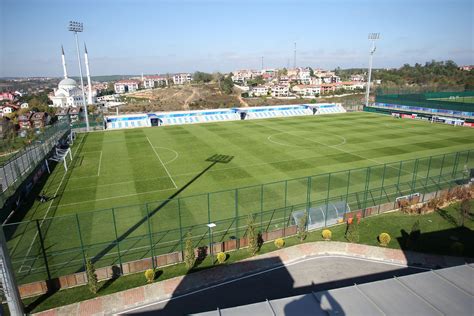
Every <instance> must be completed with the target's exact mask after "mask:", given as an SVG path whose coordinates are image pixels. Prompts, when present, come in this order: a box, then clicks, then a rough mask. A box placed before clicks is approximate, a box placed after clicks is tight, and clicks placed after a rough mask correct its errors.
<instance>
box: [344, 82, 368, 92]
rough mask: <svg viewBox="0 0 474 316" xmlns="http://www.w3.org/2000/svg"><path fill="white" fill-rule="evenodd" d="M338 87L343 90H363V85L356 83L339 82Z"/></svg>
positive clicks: (362, 83)
mask: <svg viewBox="0 0 474 316" xmlns="http://www.w3.org/2000/svg"><path fill="white" fill-rule="evenodd" d="M340 87H341V88H342V89H345V90H351V91H352V90H355V89H364V88H365V83H364V82H358V81H343V82H340Z"/></svg>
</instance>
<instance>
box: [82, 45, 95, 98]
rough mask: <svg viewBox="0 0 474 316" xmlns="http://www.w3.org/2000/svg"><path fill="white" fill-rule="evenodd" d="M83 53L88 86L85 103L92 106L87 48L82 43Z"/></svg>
mask: <svg viewBox="0 0 474 316" xmlns="http://www.w3.org/2000/svg"><path fill="white" fill-rule="evenodd" d="M84 51H85V54H84V55H85V59H86V75H87V85H88V86H89V96H88V98H87V102H88V103H89V104H92V103H94V102H92V84H91V73H90V71H89V58H88V57H87V46H86V44H85V43H84Z"/></svg>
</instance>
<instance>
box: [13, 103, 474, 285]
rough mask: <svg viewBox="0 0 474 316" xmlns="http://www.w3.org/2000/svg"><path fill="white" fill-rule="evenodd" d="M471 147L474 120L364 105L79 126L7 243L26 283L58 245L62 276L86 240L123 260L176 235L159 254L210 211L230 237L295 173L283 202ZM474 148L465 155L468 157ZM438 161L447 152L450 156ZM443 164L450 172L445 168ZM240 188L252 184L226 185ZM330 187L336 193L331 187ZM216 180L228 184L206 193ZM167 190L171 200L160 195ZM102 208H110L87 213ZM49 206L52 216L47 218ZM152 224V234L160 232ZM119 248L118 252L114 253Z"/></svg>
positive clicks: (98, 251) (54, 265)
mask: <svg viewBox="0 0 474 316" xmlns="http://www.w3.org/2000/svg"><path fill="white" fill-rule="evenodd" d="M473 148H474V129H470V128H464V127H455V126H448V125H441V124H430V123H428V122H424V121H415V120H402V119H394V118H392V117H390V116H382V115H377V114H371V113H365V112H362V113H347V114H336V115H325V116H307V117H294V118H279V119H266V120H251V121H235V122H222V123H208V124H196V125H181V126H163V127H157V128H143V129H133V130H120V131H106V132H94V133H88V134H79V135H78V138H77V139H76V141H75V143H74V146H73V148H72V153H73V161H72V162H70V164H69V171H68V172H65V171H64V168H63V167H62V165H57V166H56V167H55V169H54V171H53V172H52V174H51V175H50V176H49V179H48V180H47V182H46V184H45V186H44V191H45V192H46V193H47V195H48V196H51V197H54V198H53V199H51V200H50V201H48V202H46V203H39V202H38V201H35V202H34V203H33V204H32V205H31V207H30V208H29V210H23V212H24V214H25V216H24V218H23V221H28V220H38V221H37V222H34V221H33V222H29V223H26V224H22V225H11V226H9V228H8V227H6V231H7V237H8V239H9V247H10V249H11V252H12V257H13V261H14V266H15V269H16V272H17V275H19V276H22V277H24V279H23V281H24V282H26V280H27V281H31V280H32V279H37V278H40V276H41V277H43V276H44V273H45V267H44V260H43V258H42V251H41V248H46V249H47V251H49V253H51V255H50V256H48V258H47V261H48V264H49V265H50V267H49V270H50V271H53V272H51V273H52V274H53V275H61V273H63V272H64V271H66V270H67V272H68V273H70V272H71V271H72V270H74V269H76V268H78V267H80V265H81V264H82V254H81V253H80V252H78V249H81V248H83V247H85V248H87V249H88V250H87V255H88V256H96V258H98V260H99V259H100V260H101V261H100V263H98V266H106V265H112V264H116V263H117V260H120V261H123V262H125V261H130V260H135V259H138V258H143V257H146V256H151V254H150V253H149V251H148V249H147V245H149V243H152V244H155V245H165V244H166V245H168V246H166V247H162V248H160V249H161V250H158V248H159V247H158V248H157V250H156V252H155V253H154V254H155V255H156V254H157V253H165V252H169V251H176V250H177V249H176V247H177V246H176V243H173V242H174V241H176V240H177V239H179V238H180V235H181V236H183V234H185V233H186V232H183V231H181V232H179V234H178V235H177V233H176V229H179V227H188V228H189V227H191V228H192V229H193V236H196V237H199V236H202V235H206V234H207V227H205V224H206V223H208V222H209V221H222V222H225V221H228V222H227V224H222V225H220V226H219V228H221V237H222V238H228V236H229V235H230V234H231V233H229V232H228V231H223V230H225V229H230V228H224V227H235V229H236V233H235V234H234V236H236V235H239V229H240V228H241V227H243V226H245V223H242V222H240V223H239V222H237V223H234V222H233V221H234V217H235V216H236V215H238V216H244V215H246V214H249V213H253V212H258V211H268V210H272V209H275V208H278V207H281V206H282V204H281V203H280V201H279V200H278V199H279V196H280V195H281V194H280V193H278V194H275V195H272V193H271V192H272V190H274V191H278V190H280V187H281V184H282V183H284V182H277V181H282V180H287V179H294V178H300V179H298V180H294V181H289V182H286V187H285V197H284V206H285V207H286V206H288V205H295V204H301V203H304V202H305V201H306V200H310V201H316V200H321V199H324V198H326V197H328V198H329V197H331V198H332V197H335V196H336V195H339V194H340V195H342V194H346V187H347V188H348V187H349V182H350V187H351V192H349V189H347V194H349V193H353V192H356V191H357V190H359V191H363V190H364V186H370V187H365V189H371V188H374V189H376V190H380V192H382V189H380V187H381V186H382V187H383V186H384V185H387V183H388V182H389V181H388V180H390V181H392V182H393V181H395V180H396V179H397V175H398V180H397V181H398V182H400V179H402V180H403V181H406V182H412V181H413V182H414V184H415V185H416V184H417V183H415V182H416V181H418V178H417V177H418V176H413V170H412V169H413V168H415V169H416V170H418V169H419V170H422V169H423V170H425V169H426V170H429V169H430V168H432V169H436V168H437V167H436V166H435V162H433V163H432V162H431V159H430V161H429V165H428V160H426V161H424V162H423V164H421V163H420V164H419V165H420V166H418V164H416V165H414V163H413V162H410V163H408V165H409V166H408V167H407V170H412V171H403V170H401V168H398V167H396V166H395V167H393V166H391V165H390V166H389V167H388V168H387V167H384V168H382V167H383V165H382V164H385V163H392V162H398V161H401V160H407V159H413V158H421V157H428V156H432V155H439V154H445V153H452V152H458V151H465V150H469V149H473ZM453 157H454V156H453ZM456 159H458V158H456ZM473 159H474V157H470V159H469V157H465V158H464V157H463V160H466V161H467V160H469V163H471V162H472V160H473ZM437 163H438V164H440V165H441V164H442V163H444V158H443V162H437ZM458 163H459V162H452V163H451V165H454V164H458ZM375 165H378V167H376V168H373V169H372V178H371V179H378V178H382V170H383V177H384V178H386V179H388V180H387V182H386V183H385V184H384V183H383V182H382V183H379V182H380V181H379V180H374V181H372V182H371V183H370V184H369V185H368V184H366V183H364V181H365V180H362V179H363V177H364V176H366V169H361V170H363V174H361V175H358V174H357V172H353V173H352V177H351V176H350V175H349V177H351V178H350V180H347V181H346V180H344V179H345V178H347V176H346V174H344V175H343V176H342V175H341V176H340V179H339V176H338V177H333V178H332V180H329V182H330V183H328V181H326V180H324V181H321V182H320V181H318V180H317V179H318V178H317V177H316V178H314V179H315V180H313V183H312V184H308V183H307V182H306V181H307V180H306V178H305V177H309V176H312V175H318V174H327V173H329V172H337V171H343V170H348V169H355V168H363V167H368V166H375ZM406 165H407V164H405V166H406ZM461 165H462V164H461ZM397 166H398V165H397ZM405 166H404V167H405ZM410 168H412V169H410ZM438 169H439V167H438ZM438 169H436V172H437V173H439V174H440V177H441V174H442V173H443V170H442V169H443V168H442V167H441V170H440V171H439V172H438ZM425 173H426V172H425ZM428 173H429V171H428ZM452 173H453V175H454V173H455V171H454V169H453V172H452ZM376 174H377V177H375V176H374V175H376ZM430 176H432V174H430ZM343 177H344V179H343ZM321 179H322V178H321ZM358 179H360V181H358ZM412 179H413V180H412ZM420 179H421V176H420ZM344 181H346V182H347V184H346V183H345V182H344ZM420 181H421V180H420ZM270 182H275V185H274V188H272V184H269V185H266V186H265V192H264V189H263V188H264V187H263V186H262V189H261V191H260V185H261V184H265V183H270ZM343 182H344V183H343ZM393 183H395V182H393ZM423 183H424V184H425V180H424V179H423ZM426 183H427V181H426ZM288 184H290V185H288ZM255 185H257V186H256V187H250V188H248V186H255ZM308 185H311V192H314V194H313V195H312V196H311V197H309V196H307V195H308V194H310V193H307V192H309V191H310V190H309V189H307V188H308ZM237 187H246V188H243V189H239V190H237V191H225V190H227V189H233V188H237ZM329 187H330V188H331V190H332V191H331V192H332V193H331V196H329V194H326V192H327V191H328V190H327V189H328V188H329ZM255 188H257V189H255ZM212 191H219V192H221V193H215V194H212V195H198V194H201V193H206V192H212ZM394 194H396V193H394ZM193 195H194V196H195V197H190V198H184V199H182V200H178V199H177V198H179V197H188V196H193ZM234 195H235V196H234ZM263 195H265V198H264V199H262V197H263ZM380 195H381V193H380ZM356 198H357V196H356ZM166 199H171V201H169V202H165V203H163V202H157V201H160V200H166ZM380 199H381V198H380ZM263 200H265V202H263ZM229 201H231V203H229ZM145 203H149V204H148V205H145ZM111 208H114V210H113V211H110V210H111ZM99 209H107V210H106V211H103V212H89V211H93V210H99ZM211 209H212V210H211ZM150 210H152V216H153V218H151V217H150ZM155 211H156V212H155ZM178 212H179V213H178ZM236 212H239V213H238V214H236ZM76 213H77V214H78V215H77V216H76V215H74V214H76ZM288 215H289V214H288V213H287V212H286V211H285V216H284V215H283V213H281V214H280V215H279V216H280V217H281V218H283V219H284V220H287V217H288ZM265 216H266V215H265ZM270 216H271V217H270ZM52 217H54V218H55V219H53V220H49V219H47V220H45V218H52ZM148 217H150V222H149V223H148V224H147V218H148ZM274 217H275V214H274V213H272V214H271V215H269V217H268V218H263V215H262V217H261V218H260V221H261V223H263V222H271V221H272V220H273V219H274ZM78 223H80V225H79V226H80V227H78ZM114 223H115V225H114ZM147 225H148V226H147ZM197 226H199V227H197ZM38 228H39V229H40V231H41V236H39V234H38V230H37V229H38ZM191 228H189V230H191ZM173 229H174V230H175V231H174V232H173V233H168V230H173ZM149 231H151V232H152V233H153V234H154V235H153V236H152V237H150V239H151V240H149V238H148V233H147V232H149ZM232 233H233V232H232ZM122 236H125V237H122ZM200 238H201V239H202V237H200ZM39 240H42V242H41V243H42V244H41V243H40V242H39ZM204 241H206V240H204ZM167 243H168V244H167ZM171 243H173V246H170V245H171ZM199 243H200V240H196V244H199ZM201 243H202V242H201ZM140 249H146V250H145V251H142V250H140ZM124 250H125V252H124ZM121 252H123V254H122V255H121V257H120V258H119V259H117V256H116V255H114V254H117V253H121ZM71 269H72V270H71ZM34 274H36V277H35V276H32V275H34ZM20 282H21V281H20Z"/></svg>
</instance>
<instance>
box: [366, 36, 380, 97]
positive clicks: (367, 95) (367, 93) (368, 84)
mask: <svg viewBox="0 0 474 316" xmlns="http://www.w3.org/2000/svg"><path fill="white" fill-rule="evenodd" d="M379 38H380V33H369V40H371V41H372V48H371V49H370V54H369V78H368V80H367V89H366V94H365V106H369V93H370V79H371V77H372V57H373V56H374V53H375V48H376V47H375V41H376V40H378V39H379Z"/></svg>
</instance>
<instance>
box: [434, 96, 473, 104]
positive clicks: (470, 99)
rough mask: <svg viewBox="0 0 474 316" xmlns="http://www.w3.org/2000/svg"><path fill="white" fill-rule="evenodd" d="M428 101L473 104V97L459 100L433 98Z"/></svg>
mask: <svg viewBox="0 0 474 316" xmlns="http://www.w3.org/2000/svg"><path fill="white" fill-rule="evenodd" d="M428 100H435V101H448V102H460V103H474V97H459V98H454V99H451V98H434V99H428Z"/></svg>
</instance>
